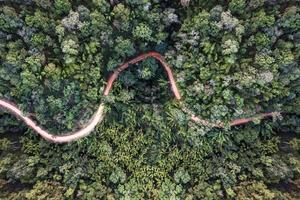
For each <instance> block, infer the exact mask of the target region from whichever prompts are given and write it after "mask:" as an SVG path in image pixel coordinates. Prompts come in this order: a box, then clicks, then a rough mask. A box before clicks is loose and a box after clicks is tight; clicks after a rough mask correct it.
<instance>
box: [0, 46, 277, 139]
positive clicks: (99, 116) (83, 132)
mask: <svg viewBox="0 0 300 200" xmlns="http://www.w3.org/2000/svg"><path fill="white" fill-rule="evenodd" d="M149 57H153V58H155V59H156V60H158V61H159V62H160V64H161V65H162V67H163V68H164V70H165V71H166V74H167V76H168V79H169V83H170V86H171V91H172V92H173V94H174V96H175V98H176V99H177V100H178V101H180V100H181V95H180V93H179V90H178V88H177V86H176V82H175V79H174V76H173V73H172V70H171V68H170V67H169V66H168V64H167V63H166V62H165V59H164V57H163V56H162V55H161V54H160V53H158V52H154V51H151V52H148V53H144V54H141V55H139V56H137V57H135V58H133V59H131V60H130V61H128V62H125V63H123V64H121V65H120V66H119V67H118V68H117V69H116V70H115V71H114V72H113V73H112V75H111V76H110V77H109V79H108V81H107V84H106V87H105V89H104V91H103V95H104V96H107V95H108V94H109V92H110V90H111V89H112V85H113V83H114V81H115V80H116V79H117V78H118V76H119V74H120V73H121V72H122V71H124V70H125V69H127V68H128V67H129V66H130V65H133V64H136V63H138V62H140V61H142V60H145V59H147V58H149ZM0 107H1V108H3V109H6V110H7V111H8V112H9V113H11V114H13V115H15V116H16V117H17V118H19V119H21V120H22V121H23V122H24V123H25V124H26V125H27V126H28V127H29V128H31V129H33V130H34V131H35V132H36V133H37V134H39V135H40V136H41V137H43V138H44V139H45V140H47V141H49V142H53V143H67V142H72V141H75V140H78V139H80V138H83V137H85V136H87V135H89V134H90V133H91V132H92V131H93V130H94V128H95V127H96V126H97V124H98V123H100V122H101V121H102V120H103V118H104V115H105V111H104V107H105V106H104V103H100V105H99V107H98V109H97V111H96V112H95V113H94V115H93V116H92V117H91V119H90V120H89V122H88V123H87V124H86V125H85V126H84V128H82V129H80V130H78V131H75V132H70V133H65V134H59V135H55V134H52V133H49V132H48V131H46V130H44V129H43V128H41V127H40V126H38V125H37V124H36V123H35V122H34V121H33V120H32V119H31V118H30V117H28V116H25V115H24V113H23V112H22V111H21V110H20V109H19V108H18V107H17V106H15V105H14V104H13V103H12V102H10V101H8V100H4V99H0ZM183 111H184V112H186V113H188V114H189V113H191V112H190V111H189V110H186V108H185V109H183ZM278 115H280V112H269V113H261V114H258V115H257V116H256V117H250V118H241V119H235V120H233V121H231V122H229V126H238V125H242V124H246V123H249V122H252V121H254V120H255V119H257V118H259V119H263V118H267V117H275V116H278ZM189 117H190V120H192V121H194V122H195V123H199V124H202V125H204V126H210V127H216V128H224V127H225V124H224V123H223V122H211V121H208V120H205V119H202V118H200V117H198V116H195V115H194V114H189Z"/></svg>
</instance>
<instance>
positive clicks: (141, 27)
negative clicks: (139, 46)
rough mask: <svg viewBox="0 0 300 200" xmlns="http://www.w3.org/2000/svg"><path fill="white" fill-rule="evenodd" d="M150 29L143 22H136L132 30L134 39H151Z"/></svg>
mask: <svg viewBox="0 0 300 200" xmlns="http://www.w3.org/2000/svg"><path fill="white" fill-rule="evenodd" d="M151 35H152V30H151V29H150V28H149V26H147V25H146V24H144V23H140V24H138V25H137V26H136V27H135V28H134V30H133V36H134V37H135V38H136V39H142V40H145V41H151Z"/></svg>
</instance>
